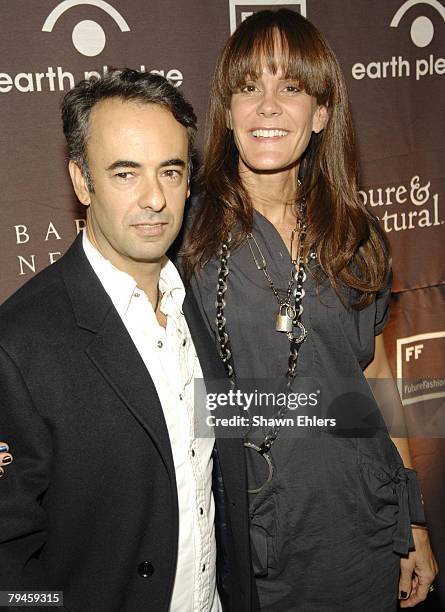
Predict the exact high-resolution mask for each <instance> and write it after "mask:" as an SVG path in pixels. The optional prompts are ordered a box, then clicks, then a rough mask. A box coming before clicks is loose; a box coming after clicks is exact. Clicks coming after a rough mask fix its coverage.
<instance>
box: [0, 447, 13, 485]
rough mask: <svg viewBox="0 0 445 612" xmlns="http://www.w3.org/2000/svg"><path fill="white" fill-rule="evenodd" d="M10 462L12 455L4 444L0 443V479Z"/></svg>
mask: <svg viewBox="0 0 445 612" xmlns="http://www.w3.org/2000/svg"><path fill="white" fill-rule="evenodd" d="M11 462H12V455H11V453H10V452H9V446H8V445H7V444H6V442H0V478H1V477H2V476H3V474H4V473H5V469H4V468H5V467H6V466H7V465H9V464H10V463H11Z"/></svg>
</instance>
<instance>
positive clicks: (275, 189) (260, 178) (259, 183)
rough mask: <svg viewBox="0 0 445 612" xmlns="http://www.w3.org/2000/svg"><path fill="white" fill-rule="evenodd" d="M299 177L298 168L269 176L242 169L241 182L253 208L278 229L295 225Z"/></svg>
mask: <svg viewBox="0 0 445 612" xmlns="http://www.w3.org/2000/svg"><path fill="white" fill-rule="evenodd" d="M297 175H298V168H292V169H289V170H283V171H281V172H275V173H270V174H269V173H260V172H253V171H252V170H250V169H248V168H246V167H244V168H241V167H240V176H241V180H242V182H243V186H244V188H245V189H246V191H247V193H248V194H249V197H250V201H251V202H252V206H253V207H254V208H255V210H257V211H258V212H260V213H261V214H262V215H263V216H264V217H266V219H268V220H269V221H270V222H271V223H272V224H273V225H274V226H275V227H276V228H277V229H278V228H280V227H286V226H292V227H293V226H294V225H295V211H294V206H293V204H294V202H295V191H296V188H297Z"/></svg>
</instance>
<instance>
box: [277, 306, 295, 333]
mask: <svg viewBox="0 0 445 612" xmlns="http://www.w3.org/2000/svg"><path fill="white" fill-rule="evenodd" d="M294 314H295V313H294V311H293V309H292V308H291V307H290V306H289V305H288V304H282V305H281V306H280V310H279V311H278V314H277V322H276V326H275V329H276V330H277V331H279V332H285V333H289V332H291V331H292V328H293V322H292V320H293V317H294Z"/></svg>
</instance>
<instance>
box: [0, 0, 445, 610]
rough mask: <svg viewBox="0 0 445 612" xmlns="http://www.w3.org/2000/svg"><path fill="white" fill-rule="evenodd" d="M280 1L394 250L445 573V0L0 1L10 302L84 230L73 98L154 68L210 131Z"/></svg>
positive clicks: (2, 223)
mask: <svg viewBox="0 0 445 612" xmlns="http://www.w3.org/2000/svg"><path fill="white" fill-rule="evenodd" d="M279 6H287V7H288V8H291V9H293V10H295V11H298V12H301V13H302V14H303V15H305V16H306V17H308V18H309V19H310V20H311V21H313V22H314V23H315V24H316V25H317V27H318V28H319V29H320V30H321V31H322V32H323V33H324V34H325V35H326V37H327V39H328V40H329V41H330V43H331V44H332V46H333V48H334V50H335V52H336V53H337V55H338V57H339V59H340V62H341V65H342V67H343V70H344V72H345V75H346V79H347V82H348V87H349V92H350V99H351V104H352V109H353V114H354V121H355V126H356V132H357V140H358V145H359V151H360V162H361V166H360V167H361V189H360V196H361V198H362V200H363V202H364V203H365V204H366V206H368V207H369V209H370V210H372V211H373V212H374V213H375V214H376V215H377V217H378V218H379V219H380V222H381V223H382V225H383V227H384V229H385V231H386V232H387V235H388V238H389V240H390V242H391V245H392V250H393V270H394V284H393V300H392V302H393V303H392V315H391V321H390V323H389V325H388V326H387V328H386V330H385V343H386V345H387V349H388V352H389V355H390V357H391V361H392V366H393V369H394V376H395V377H397V380H398V385H399V391H400V394H401V397H402V401H403V404H404V406H405V410H406V416H407V422H408V427H409V428H410V433H411V435H412V442H411V443H412V451H413V455H414V458H415V462H416V467H417V469H418V471H419V473H420V476H421V479H422V484H423V490H424V497H425V504H426V509H427V514H428V520H429V524H430V526H431V534H432V539H433V541H434V544H435V549H436V551H437V556H438V558H439V562H440V563H441V565H442V568H445V512H444V509H445V488H444V487H443V481H444V478H443V474H444V469H445V418H444V416H443V415H444V413H445V410H444V408H445V312H444V303H445V300H444V297H445V296H444V293H445V273H444V270H445V266H444V260H445V257H444V254H445V232H444V222H445V169H444V156H443V153H444V149H445V145H444V140H445V138H444V135H445V117H444V109H445V104H444V96H443V84H444V75H445V57H444V56H445V49H444V40H445V4H444V2H440V1H439V0H406V1H405V2H403V1H402V0H330V1H329V2H326V0H297V1H294V2H293V1H291V0H286V1H284V2H283V1H282V2H270V1H269V2H262V1H261V0H244V1H241V0H240V1H238V0H212V2H209V1H208V0H150V2H147V0H110V2H105V1H103V0H86V1H80V0H64V1H62V2H57V1H56V0H32V1H31V0H0V8H1V12H0V14H1V20H0V31H1V36H0V41H1V42H0V45H1V53H0V105H1V114H0V121H1V129H0V156H1V162H0V164H1V165H0V168H1V183H0V185H1V188H0V198H1V204H0V215H1V220H0V272H1V283H0V302H1V301H4V300H5V299H6V298H7V297H8V296H9V295H10V294H11V293H13V292H14V291H15V290H16V289H17V288H18V287H20V286H21V285H22V284H23V283H25V282H26V281H27V280H28V279H30V278H31V277H32V276H33V275H34V274H35V273H36V272H38V271H40V270H42V269H43V268H44V267H46V266H48V265H50V264H51V263H52V262H54V261H56V260H57V259H58V258H59V257H60V256H61V255H62V254H63V253H64V251H65V250H66V249H67V247H68V246H69V244H70V243H71V242H72V240H73V239H74V237H75V235H76V233H77V232H78V231H79V230H80V229H81V228H82V227H83V225H84V212H83V207H80V206H79V205H78V204H77V202H76V200H75V198H74V196H73V194H72V191H71V186H70V183H69V180H68V173H67V162H66V158H65V150H64V140H63V135H62V129H61V121H60V111H59V104H60V99H61V97H62V95H63V93H64V92H66V91H68V90H69V88H71V87H72V86H73V85H74V83H75V82H77V81H78V80H80V79H81V78H85V77H88V76H89V75H91V74H104V73H105V72H106V71H107V70H108V68H109V67H125V66H128V67H131V68H137V69H143V70H149V71H153V72H158V73H160V74H162V75H164V76H166V77H167V78H169V79H170V80H171V81H172V82H173V83H174V84H175V85H176V86H177V87H180V88H182V90H183V91H184V92H185V94H186V96H187V97H188V98H189V99H190V100H191V102H192V103H193V105H194V107H195V109H196V112H197V114H198V118H199V125H200V128H201V133H202V129H203V127H204V122H205V111H206V106H207V98H208V85H209V81H210V77H211V74H212V71H213V68H214V64H215V61H216V58H217V56H218V53H219V51H220V50H221V48H222V46H223V44H224V41H225V40H226V38H227V36H228V35H229V34H230V32H231V31H233V29H234V28H235V27H236V26H237V24H238V23H240V21H241V20H243V19H245V18H246V17H247V16H248V15H250V14H251V13H252V12H253V11H257V10H261V9H264V8H273V7H279ZM200 146H201V137H200V138H199V139H198V148H200ZM434 598H435V599H436V604H435V605H437V606H439V608H437V609H442V608H440V606H441V604H440V602H439V599H440V594H439V593H436V594H433V597H431V598H430V603H429V604H428V606H429V609H433V607H432V606H433V605H434V604H433V602H434ZM443 602H445V597H444V599H443ZM443 605H444V606H445V603H444V604H443Z"/></svg>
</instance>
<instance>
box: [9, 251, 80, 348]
mask: <svg viewBox="0 0 445 612" xmlns="http://www.w3.org/2000/svg"><path fill="white" fill-rule="evenodd" d="M57 263H58V262H56V263H54V264H52V265H50V266H48V267H47V268H45V269H44V270H42V271H41V272H39V273H38V274H36V276H34V277H33V278H32V279H30V280H29V281H28V282H27V283H25V284H24V285H23V286H22V287H20V288H19V289H18V290H17V291H16V292H15V293H13V295H11V296H10V297H9V298H8V299H7V300H6V301H5V302H4V303H3V304H2V305H1V306H0V341H2V342H3V340H5V339H7V338H11V337H16V336H17V334H21V335H24V334H27V333H33V334H38V333H39V329H42V331H43V328H45V329H47V328H50V327H51V325H53V324H55V317H54V316H53V315H54V312H55V311H59V312H60V310H61V308H62V304H63V305H64V309H66V304H67V303H68V296H67V292H66V289H65V287H64V282H63V278H62V275H61V274H60V271H59V266H57ZM45 322H47V324H48V325H45Z"/></svg>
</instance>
